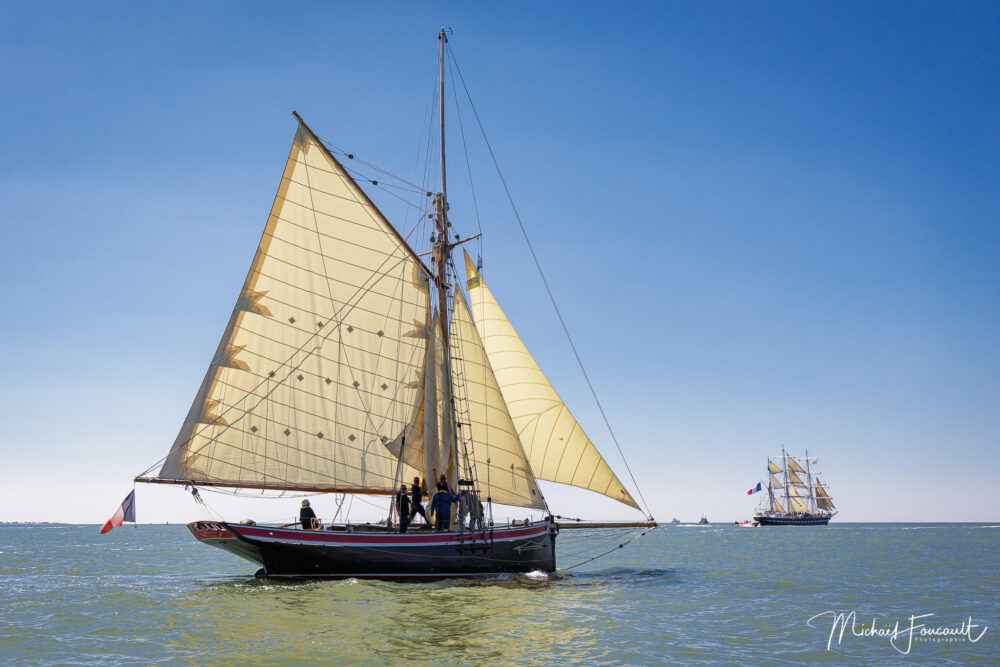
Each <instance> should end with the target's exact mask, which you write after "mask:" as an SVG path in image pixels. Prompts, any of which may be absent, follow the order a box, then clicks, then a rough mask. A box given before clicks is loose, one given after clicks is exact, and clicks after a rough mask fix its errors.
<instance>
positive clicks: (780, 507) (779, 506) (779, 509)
mask: <svg viewBox="0 0 1000 667" xmlns="http://www.w3.org/2000/svg"><path fill="white" fill-rule="evenodd" d="M774 507H775V509H777V510H778V511H779V512H781V513H782V514H784V513H785V508H784V507H782V506H781V503H780V502H778V499H777V498H775V499H774Z"/></svg>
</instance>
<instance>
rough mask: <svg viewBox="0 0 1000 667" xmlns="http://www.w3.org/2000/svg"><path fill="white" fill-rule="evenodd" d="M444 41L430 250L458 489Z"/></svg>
mask: <svg viewBox="0 0 1000 667" xmlns="http://www.w3.org/2000/svg"><path fill="white" fill-rule="evenodd" d="M447 43H448V36H447V31H446V30H445V28H441V32H439V33H438V69H439V76H440V77H441V100H440V112H441V191H440V192H439V193H438V194H437V197H435V198H434V203H435V207H436V212H435V216H434V222H435V225H434V226H435V241H434V248H433V253H434V259H435V263H436V264H437V272H436V276H435V278H436V282H437V291H438V319H439V320H440V322H441V339H442V344H443V346H444V365H445V377H446V378H447V382H445V383H444V392H445V395H444V397H443V398H444V405H445V412H446V419H447V420H448V437H449V439H450V442H448V448H449V449H450V450H451V461H452V467H451V470H450V471H445V470H442V471H439V474H448V481H449V482H450V483H451V485H452V489H453V490H455V491H457V490H458V478H459V462H458V438H457V437H456V433H455V406H454V399H453V396H452V391H451V382H452V378H451V339H450V335H449V333H450V326H449V322H448V264H449V263H450V261H451V245H450V244H449V242H448V227H449V226H450V223H449V222H448V177H447V172H446V171H445V151H444V138H445V137H444V106H445V103H444V56H445V45H446V44H447ZM435 481H436V480H435Z"/></svg>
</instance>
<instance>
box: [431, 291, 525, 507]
mask: <svg viewBox="0 0 1000 667" xmlns="http://www.w3.org/2000/svg"><path fill="white" fill-rule="evenodd" d="M451 337H452V340H453V341H454V342H455V346H454V347H455V348H456V349H457V356H458V359H456V360H454V361H453V373H454V374H455V385H456V390H455V391H456V395H458V396H462V397H464V398H465V400H464V401H461V402H459V405H460V406H461V409H462V410H463V412H462V413H459V414H458V415H457V416H456V421H458V422H459V423H461V424H462V436H463V441H464V442H466V443H467V446H468V448H469V452H468V453H469V456H470V457H471V458H472V459H473V460H474V461H475V465H476V477H477V479H478V480H479V489H480V493H481V496H482V498H483V499H486V498H492V500H493V502H496V503H501V504H504V505H515V506H519V507H532V508H535V509H543V508H544V507H545V501H544V500H543V499H542V493H541V490H539V488H538V485H537V484H536V483H535V477H534V475H532V473H531V466H530V465H529V464H528V460H527V457H526V456H525V453H524V449H523V448H522V447H521V440H520V438H519V437H518V435H517V429H516V428H515V426H514V422H513V420H512V419H511V416H510V413H509V412H508V411H507V404H506V403H504V400H503V394H502V393H501V392H500V385H499V384H498V383H497V379H496V376H495V375H494V373H493V368H492V367H491V366H490V362H489V360H488V359H487V357H486V350H485V349H484V348H483V343H482V341H481V340H480V338H479V333H478V332H477V331H476V325H475V324H474V323H473V321H472V316H471V315H470V314H469V306H468V304H466V302H465V296H464V295H463V294H462V292H461V290H456V291H455V299H454V305H453V308H452V319H451ZM464 410H467V412H464Z"/></svg>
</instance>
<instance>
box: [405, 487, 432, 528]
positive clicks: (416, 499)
mask: <svg viewBox="0 0 1000 667" xmlns="http://www.w3.org/2000/svg"><path fill="white" fill-rule="evenodd" d="M410 495H411V497H412V501H413V503H412V505H410V523H413V519H415V518H416V516H417V515H418V514H419V515H420V516H422V517H424V523H426V524H427V525H428V526H429V525H431V520H430V519H428V518H427V513H426V512H424V505H423V499H424V488H423V484H421V483H420V478H419V477H414V478H413V486H411V487H410Z"/></svg>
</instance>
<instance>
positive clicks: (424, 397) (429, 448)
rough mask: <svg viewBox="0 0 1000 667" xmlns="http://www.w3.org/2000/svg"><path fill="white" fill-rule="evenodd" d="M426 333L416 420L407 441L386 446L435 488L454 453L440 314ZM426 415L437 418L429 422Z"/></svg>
mask: <svg viewBox="0 0 1000 667" xmlns="http://www.w3.org/2000/svg"><path fill="white" fill-rule="evenodd" d="M424 333H425V335H426V337H427V356H426V357H425V366H424V371H423V374H422V375H421V379H420V380H419V383H416V382H415V383H414V385H418V387H417V388H418V393H417V398H416V402H415V403H414V406H413V414H414V418H413V420H412V421H411V422H410V424H408V425H407V427H406V429H405V436H406V437H405V440H404V438H403V433H400V436H399V437H397V438H395V439H393V440H391V441H389V442H387V443H386V445H385V446H386V449H388V450H389V451H390V452H392V454H393V455H394V456H397V457H399V458H400V459H402V461H403V462H404V463H406V464H407V465H408V466H410V467H411V468H413V469H414V470H422V471H424V472H425V476H426V480H427V481H428V484H430V485H431V488H433V483H434V481H436V480H437V477H438V475H440V474H441V471H442V470H447V469H448V464H449V462H450V457H451V451H452V448H451V441H450V439H449V434H450V429H449V428H448V421H449V420H448V419H447V417H446V415H445V412H444V399H443V396H444V394H443V391H442V383H443V378H445V377H447V369H446V368H445V366H444V356H443V349H444V345H443V342H442V338H441V327H440V323H439V319H438V317H437V315H436V314H435V316H434V317H433V319H432V320H431V321H430V322H428V324H427V326H426V328H425V330H424ZM426 415H433V417H432V418H431V419H427V418H426ZM442 433H444V434H445V435H444V437H441V434H442ZM411 479H412V478H411V477H408V476H407V477H403V478H402V481H405V482H409V481H410V480H411Z"/></svg>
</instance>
